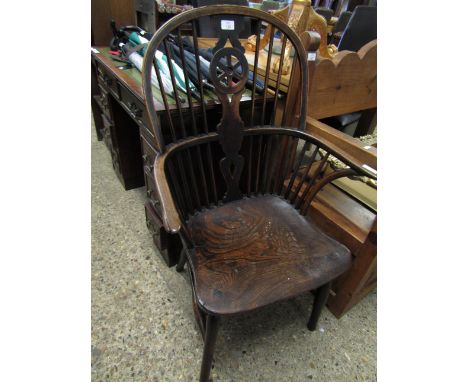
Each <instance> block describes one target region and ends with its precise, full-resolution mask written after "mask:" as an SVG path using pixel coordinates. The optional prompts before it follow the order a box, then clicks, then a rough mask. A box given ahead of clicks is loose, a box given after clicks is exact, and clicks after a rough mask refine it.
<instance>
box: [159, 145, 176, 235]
mask: <svg viewBox="0 0 468 382" xmlns="http://www.w3.org/2000/svg"><path fill="white" fill-rule="evenodd" d="M166 158H167V153H165V154H157V155H156V158H155V160H154V167H153V175H154V181H155V184H156V193H157V195H158V198H159V200H160V202H161V207H162V221H163V225H164V228H165V229H166V231H167V232H170V233H177V232H179V230H180V228H181V226H182V222H181V220H180V216H179V212H178V211H177V208H176V205H175V203H174V199H173V198H172V194H171V190H170V189H169V184H168V182H167V179H166V172H165V164H166Z"/></svg>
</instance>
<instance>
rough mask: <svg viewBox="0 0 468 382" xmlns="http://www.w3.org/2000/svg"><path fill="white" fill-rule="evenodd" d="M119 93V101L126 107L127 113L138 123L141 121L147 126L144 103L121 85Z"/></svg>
mask: <svg viewBox="0 0 468 382" xmlns="http://www.w3.org/2000/svg"><path fill="white" fill-rule="evenodd" d="M119 85H120V84H119ZM120 95H121V101H122V103H123V105H124V107H125V108H126V109H127V110H126V111H127V112H128V114H129V115H130V116H131V117H132V118H133V119H134V120H135V121H136V122H138V123H139V124H141V123H143V124H145V125H146V126H148V125H147V123H148V122H147V118H146V113H145V105H144V104H143V103H142V102H141V101H140V100H139V99H138V98H137V97H135V96H134V95H133V94H132V92H131V91H130V90H128V89H127V88H126V87H125V86H123V85H120Z"/></svg>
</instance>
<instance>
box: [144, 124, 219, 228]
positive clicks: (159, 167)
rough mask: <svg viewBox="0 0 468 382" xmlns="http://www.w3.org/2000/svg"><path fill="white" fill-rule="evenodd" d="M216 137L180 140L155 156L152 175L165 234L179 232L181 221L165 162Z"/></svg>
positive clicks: (210, 134)
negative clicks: (174, 155)
mask: <svg viewBox="0 0 468 382" xmlns="http://www.w3.org/2000/svg"><path fill="white" fill-rule="evenodd" d="M217 136H218V135H217V134H216V133H209V134H201V135H199V136H196V137H190V138H187V139H181V140H179V141H178V142H177V143H173V144H171V145H168V146H167V147H166V151H165V152H164V153H163V154H156V158H155V160H154V166H153V175H154V181H155V185H156V193H157V195H158V197H159V200H160V202H161V207H162V215H163V216H162V220H163V225H164V228H165V230H166V231H167V232H170V233H177V232H179V231H180V229H181V227H182V220H181V218H180V214H179V211H178V210H177V207H176V205H175V203H174V199H173V197H172V193H171V190H170V188H169V183H168V181H167V177H166V160H167V159H168V158H169V157H170V156H171V155H172V154H173V153H175V152H176V151H178V150H182V149H184V148H187V147H191V146H195V145H197V144H200V143H206V142H210V141H213V140H215V139H217Z"/></svg>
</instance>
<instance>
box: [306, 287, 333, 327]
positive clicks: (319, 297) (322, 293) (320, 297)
mask: <svg viewBox="0 0 468 382" xmlns="http://www.w3.org/2000/svg"><path fill="white" fill-rule="evenodd" d="M330 288H331V282H328V283H326V284H324V285H322V286H321V287H320V288H318V289H317V292H316V293H315V299H314V307H313V308H312V313H311V314H310V318H309V322H308V323H307V329H309V330H310V331H314V330H315V329H316V328H317V322H318V319H319V317H320V313H321V312H322V308H323V307H324V305H325V303H326V302H327V299H328V295H329V293H330Z"/></svg>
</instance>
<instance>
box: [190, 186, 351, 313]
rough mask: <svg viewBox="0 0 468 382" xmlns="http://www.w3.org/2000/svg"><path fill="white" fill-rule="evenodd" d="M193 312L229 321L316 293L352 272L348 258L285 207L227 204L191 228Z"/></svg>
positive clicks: (263, 199) (276, 201)
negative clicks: (195, 308) (197, 310)
mask: <svg viewBox="0 0 468 382" xmlns="http://www.w3.org/2000/svg"><path fill="white" fill-rule="evenodd" d="M189 231H190V233H191V236H192V239H193V244H194V247H195V250H194V251H192V252H191V253H189V261H190V263H191V267H192V269H193V274H194V282H193V284H194V287H195V293H196V296H197V299H198V304H199V305H200V307H201V308H202V309H204V310H205V311H206V312H207V313H209V314H216V315H232V314H236V313H242V312H246V311H250V310H253V309H256V308H259V307H262V306H264V305H267V304H271V303H273V302H275V301H278V300H283V299H287V298H291V297H294V296H297V295H299V294H301V293H305V292H307V291H310V290H313V289H315V288H317V287H319V286H321V285H323V284H324V283H326V282H328V281H329V280H332V279H334V278H336V277H337V276H339V275H340V274H341V273H342V272H344V271H345V270H346V269H347V268H348V267H349V266H350V264H351V256H350V253H349V250H348V249H347V248H345V247H344V246H343V245H341V244H339V243H338V242H337V241H335V240H333V239H331V238H329V237H327V236H325V235H324V234H322V233H321V231H320V230H319V229H317V227H316V226H315V225H313V224H311V223H310V222H309V221H307V220H306V219H305V218H304V217H303V216H301V215H300V214H299V212H298V211H297V210H295V209H294V208H293V207H292V206H291V205H290V204H289V203H287V202H286V201H284V200H283V199H281V198H279V197H277V196H272V195H267V196H260V197H254V198H248V199H243V200H239V201H235V202H232V203H228V204H226V205H223V206H222V207H219V208H216V209H213V210H209V211H206V212H204V213H199V214H196V215H195V216H194V217H193V218H192V219H191V220H190V221H189Z"/></svg>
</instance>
